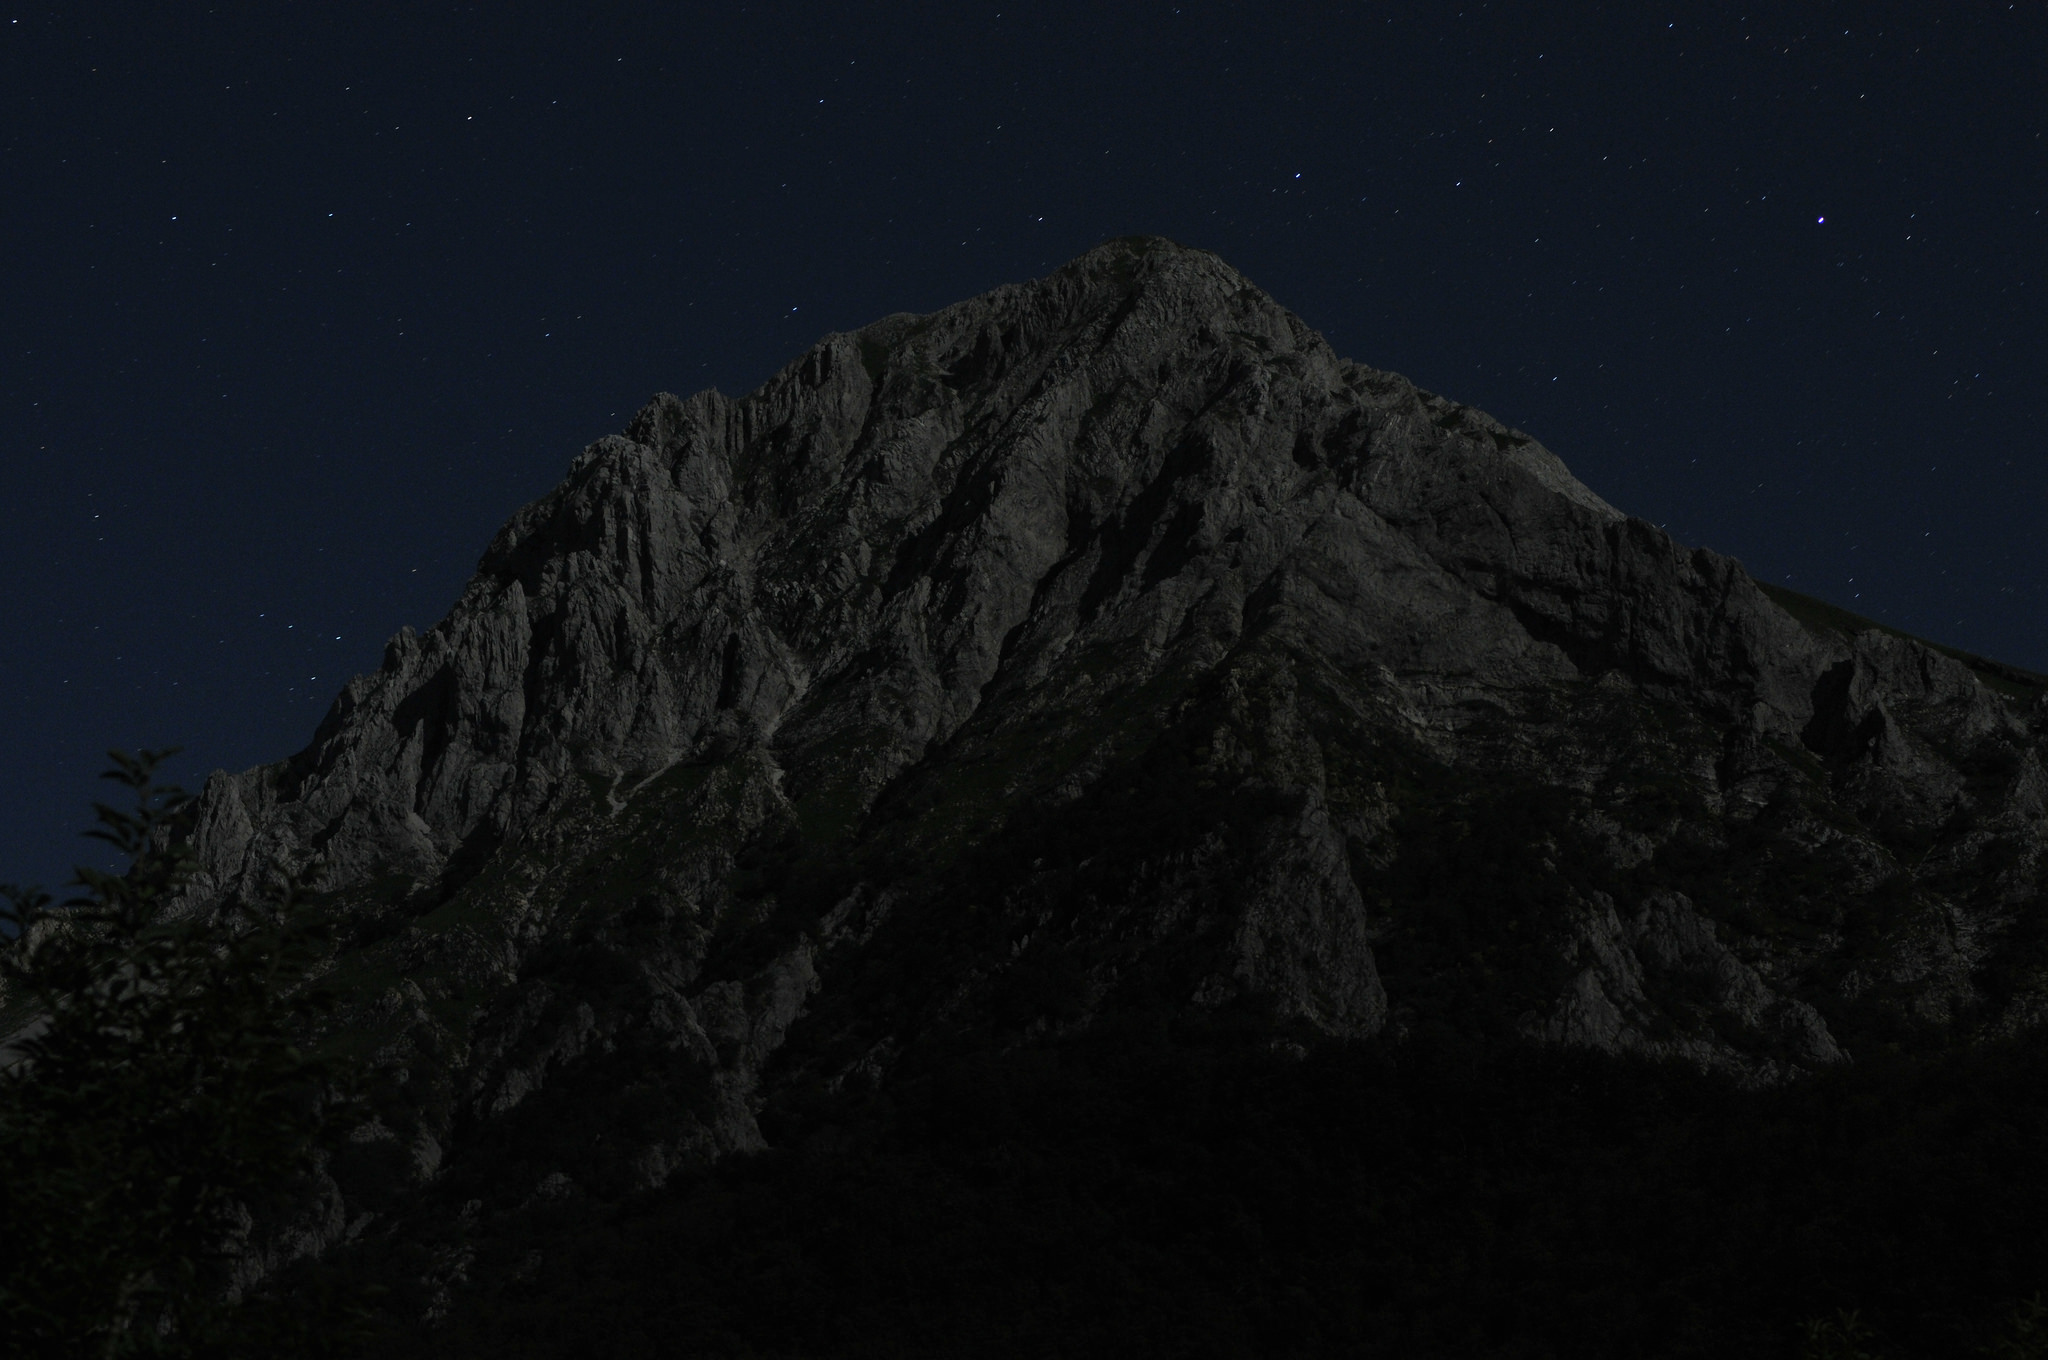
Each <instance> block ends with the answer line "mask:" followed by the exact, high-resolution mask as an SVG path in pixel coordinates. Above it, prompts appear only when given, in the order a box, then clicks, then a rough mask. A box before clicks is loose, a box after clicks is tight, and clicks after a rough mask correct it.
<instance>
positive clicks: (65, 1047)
mask: <svg viewBox="0 0 2048 1360" xmlns="http://www.w3.org/2000/svg"><path fill="white" fill-rule="evenodd" d="M170 754H172V753H171V752H169V751H149V752H143V753H141V754H139V755H132V756H131V755H125V754H122V753H120V752H115V753H113V760H114V762H115V764H114V768H113V769H112V770H110V771H108V772H107V776H106V777H107V778H109V779H110V780H112V781H114V782H115V783H117V784H119V785H120V786H122V787H123V788H125V789H126V790H127V791H128V792H129V794H130V795H131V796H132V798H133V806H132V808H129V809H122V808H116V807H112V806H109V805H107V804H98V805H96V806H97V811H98V825H97V826H96V827H95V828H94V829H93V830H92V831H90V832H88V833H87V834H88V835H91V836H94V837H96V838H98V839H99V840H101V841H104V842H106V843H107V844H108V845H110V846H112V847H113V848H114V849H115V850H116V851H118V852H119V853H120V854H121V855H122V856H123V857H125V858H126V859H127V860H128V861H129V865H128V868H127V870H126V871H125V872H123V873H119V874H113V873H106V872H103V871H100V870H96V869H92V868H81V869H79V870H78V871H77V872H78V877H77V880H76V886H77V887H78V888H79V889H81V891H80V893H79V895H78V896H76V897H74V898H72V899H71V900H70V901H68V902H66V903H64V904H63V905H61V906H56V905H53V904H52V902H51V900H50V898H49V897H48V895H47V894H44V893H42V892H40V891H37V890H34V889H24V888H19V887H13V886H9V887H7V888H6V889H5V890H4V892H5V896H6V899H7V903H8V905H7V907H6V909H5V912H4V919H5V920H6V921H7V922H8V924H9V925H10V926H11V927H12V928H13V929H12V938H11V939H9V940H7V941H6V947H5V948H4V949H0V969H4V973H0V976H4V978H5V983H6V992H5V1004H6V1017H7V1024H6V1026H5V1029H6V1031H10V1032H11V1033H12V1037H11V1038H9V1039H7V1040H6V1041H5V1042H6V1047H5V1050H4V1054H0V1063H4V1064H5V1067H4V1070H0V1351H4V1353H5V1354H7V1355H11V1356H37V1357H60V1356H62V1357H69V1356H80V1357H84V1356H92V1357H110V1356H145V1355H147V1356H202V1355H203V1356H215V1355H309V1354H317V1353H323V1352H325V1351H327V1350H329V1349H331V1348H332V1347H333V1346H334V1345H336V1344H345V1343H346V1341H347V1340H348V1338H349V1336H350V1335H351V1327H350V1316H351V1315H350V1314H349V1311H348V1310H347V1309H345V1308H342V1307H341V1306H339V1301H338V1300H337V1299H334V1298H332V1297H328V1298H324V1299H321V1298H313V1297H299V1298H295V1299H290V1300H286V1299H283V1298H279V1297H276V1296H272V1295H261V1294H259V1295H257V1296H254V1297H244V1296H243V1291H242V1290H240V1289H238V1288H237V1284H238V1279H237V1266H238V1263H241V1262H242V1261H243V1258H244V1257H245V1256H246V1255H247V1253H248V1252H249V1250H250V1248H252V1247H253V1246H257V1245H259V1243H258V1242H257V1241H256V1240H255V1238H256V1236H257V1235H258V1233H259V1231H260V1227H261V1225H263V1224H264V1223H265V1222H266V1220H268V1219H270V1218H272V1217H276V1216H279V1215H282V1216H285V1217H289V1216H291V1215H293V1214H296V1213H300V1212H303V1206H305V1205H306V1204H308V1203H310V1202H312V1201H313V1200H315V1199H317V1195H316V1194H315V1193H314V1187H313V1185H312V1181H311V1178H312V1176H313V1175H314V1173H315V1172H316V1170H317V1167H318V1164H319V1153H320V1151H321V1148H322V1146H323V1143H324V1142H327V1141H331V1138H332V1136H333V1134H334V1133H335V1131H337V1130H338V1129H340V1128H343V1127H345V1126H346V1124H347V1122H348V1115H349V1111H350V1109H351V1102H350V1100H349V1099H348V1098H347V1097H346V1096H345V1094H344V1093H343V1092H342V1090H341V1088H340V1086H339V1085H338V1081H339V1078H340V1077H341V1075H342V1074H341V1073H339V1072H338V1071H337V1070H335V1069H334V1068H333V1067H332V1066H331V1065H330V1064H329V1063H328V1062H327V1061H325V1060H324V1059H322V1058H321V1057H319V1056H317V1055H316V1054H314V1053H312V1052H310V1051H309V1050H308V1049H307V1048H306V1047H305V1046H304V1045H305V1040H306V1035H307V1033H308V1023H307V1022H308V1021H309V1019H310V1018H311V1017H313V1016H314V1015H315V1014H317V1013H318V1012H319V1011H320V1010H321V1009H322V1008H323V1007H324V1006H325V1004H326V999H325V998H324V997H323V996H322V995H321V993H320V992H319V990H318V989H317V988H314V987H312V986H310V985H308V974H309V970H310V969H311V967H312V966H313V964H314V963H315V961H316V960H317V959H318V958H319V957H320V952H321V950H322V948H323V945H324V935H323V932H322V931H321V929H320V928H319V926H318V925H317V924H316V922H315V920H314V919H313V917H312V914H311V912H310V910H309V908H308V906H307V904H306V903H305V902H304V901H303V900H302V899H303V896H304V894H303V891H302V890H301V889H287V890H285V891H283V892H281V893H280V894H279V895H278V897H277V900H276V901H274V902H272V903H269V904H266V905H263V906H234V907H229V908H226V909H223V910H221V911H219V912H215V913H209V914H206V915H180V914H178V913H177V911H176V906H177V901H178V896H179V890H180V888H181V886H182V885H183V884H184V882H185V880H186V878H187V876H188V875H189V873H190V872H191V868H192V852H191V848H190V846H189V844H188V839H187V838H188V834H189V832H190V827H191V819H190V811H191V801H190V799H189V798H188V797H187V796H186V795H185V794H184V793H183V792H182V791H180V790H178V789H176V788H174V787H170V786H165V785H159V784H158V783H156V771H157V769H158V768H159V766H160V765H161V764H162V762H163V761H164V760H165V759H166V758H167V757H168V756H169V755H170ZM244 1273H247V1272H246V1268H245V1269H244Z"/></svg>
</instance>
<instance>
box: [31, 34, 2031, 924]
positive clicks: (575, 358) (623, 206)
mask: <svg viewBox="0 0 2048 1360" xmlns="http://www.w3.org/2000/svg"><path fill="white" fill-rule="evenodd" d="M1551 11H1558V12H1561V13H1553V12H1551ZM1276 16H1278V17H1276ZM2043 71H2048V11H2044V8H2043V6H2042V5H2040V4H2039V3H2029V4H2026V5H2021V6H2009V5H2006V4H2003V3H1993V4H1985V5H1965V4H1955V5H1934V6H1930V5H1910V6H1905V5H1898V6H1883V5H1870V4H1856V5H1840V4H1804V5H1780V6H1774V7H1763V6H1757V7H1753V8H1752V9H1751V11H1750V12H1748V13H1744V12H1743V11H1742V9H1741V7H1737V6H1730V5H1725V4H1714V5H1696V6H1659V5H1654V4H1652V5H1643V4H1628V5H1615V6H1612V7H1607V8H1605V9H1602V8H1601V7H1598V6H1595V5H1589V4H1581V5H1572V6H1547V7H1537V6H1527V5H1517V6H1511V7H1501V6H1492V7H1489V6H1486V5H1476V4H1475V5H1468V6H1466V8H1465V9H1464V10H1463V12H1462V13H1460V12H1458V11H1457V10H1456V9H1455V8H1454V7H1452V6H1449V5H1444V4H1426V5H1425V4H1396V5H1383V4H1354V5H1342V6H1339V5H1324V6H1271V5H1263V4H1251V3H1246V4H1203V3H1182V4H1177V5H1176V4H1165V3H1161V4H1150V3H1147V4H1114V3H1095V4H1088V5H1079V4H1074V5H1060V6H1048V5H1025V4H997V5H990V4H976V3H965V2H964V0H951V2H949V3H946V4H930V5H919V4H909V3H902V4H891V5H870V6H858V5H830V6H827V5H799V4H780V5H768V6H761V5H748V6H744V7H740V6H734V5H717V6H712V5H703V6H666V7H652V6H650V7H645V8H639V9H635V8H633V7H629V6H625V5H610V6H603V7H597V6H581V7H578V6H563V5H553V6H547V7H539V6H534V7H525V8H522V7H520V6H517V5H511V4H493V5H489V6H469V5H463V6H450V5H436V4H407V5H371V4H363V5H351V6H310V5H295V4H288V3H280V2H279V0H269V3H265V4H262V5H229V4H221V5H216V6H215V7H213V8H212V9H211V10H209V11H207V12H205V13H204V14H203V15H201V13H200V12H199V9H198V7H196V6H184V5H180V6H140V5H134V6H121V7H113V6H107V7H94V6H77V5H64V6H47V5H27V4H17V5H14V6H13V7H11V8H4V9H0V109H4V111H5V115H6V118H5V123H4V127H0V356H4V358H0V513H4V515H5V526H6V533H5V534H4V536H0V583H4V586H5V590H4V595H0V600H4V605H0V607H4V609H5V616H4V617H5V622H6V628H5V630H4V635H0V738H4V742H0V879H5V878H14V879H35V880H41V881H44V882H47V883H56V882H58V881H60V880H62V879H63V878H64V877H66V876H67V872H68V867H69V865H70V863H71V861H72V860H73V859H74V858H77V857H79V856H80V855H81V854H82V853H83V852H84V849H85V845H86V843H85V842H82V841H79V840H77V839H76V837H75V834H74V833H75V831H76V829H77V828H78V827H79V826H80V825H81V824H82V822H83V821H84V819H85V816H86V802H87V800H88V798H89V797H91V796H92V795H93V793H94V788H93V781H92V779H91V776H92V775H93V773H94V772H95V771H96V770H97V769H98V768H99V767H100V765H101V764H102V763H103V762H102V760H101V758H100V755H99V753H100V752H101V751H103V750H104V749H105V748H107V747H109V746H114V745H120V746H128V747H133V746H141V745H169V744H181V745H183V746H184V747H185V749H186V754H185V756H184V757H182V758H181V760H180V761H179V763H178V771H177V772H178V774H179V775H180V776H181V777H182V778H184V779H185V780H186V781H187V782H189V783H191V784H194V785H196V784H197V783H198V782H199V781H200V780H201V779H203V778H204V776H205V773H206V772H207V771H208V770H210V769H213V768H216V767H241V766H245V765H249V764H254V763H257V762H259V761H265V760H271V759H276V758H279V757H282V756H284V755H287V754H289V753H291V752H292V751H294V750H296V749H298V748H299V747H300V746H302V745H303V744H304V743H305V741H306V740H307V738H308V737H309V736H310V735H311V733H312V730H313V728H314V726H315V724H316V723H317V721H318V719H319V717H320V715H321V714H322V712H323V711H324V710H325V709H326V707H327V705H328V703H329V702H330V700H331V699H332V697H333V695H334V693H335V691H336V690H337V689H339V687H340V685H341V684H342V683H343V682H344V681H345V680H346V678H347V677H348V676H349V675H351V674H353V673H355V672H357V671H361V670H366V669H370V668H372V667H374V666H375V665H376V664H377V661H378V658H379V656H380V654H381V650H382V646H383V641H384V639H385V638H386V637H387V636H388V635H389V634H391V633H392V632H393V631H395V630H396V629H397V628H398V627H399V626H400V625H402V624H407V623H411V624H415V625H421V626H424V625H428V624H431V623H432V622H434V621H435V620H436V619H438V618H439V617H440V616H441V614H442V613H443V612H444V611H445V610H446V608H447V607H448V606H449V605H450V604H451V603H452V602H453V600H454V598H455V596H456V594H457V592H458V591H459V589H460V588H461V586H462V583H463V582H464V581H465V580H466V579H467V577H468V574H469V572H470V570H471V568H472V566H473V564H474V562H475V560H476V558H477V556H478V554H479V553H480V551H481V550H482V548H483V545H484V543H485V542H486V540H487V539H488V538H489V537H490V535H491V533H492V532H493V531H494V530H495V528H496V527H497V526H498V524H499V523H500V522H501V521H502V520H503V519H504V518H505V517H506V516H507V515H508V514H509V513H510V512H511V511H512V510H513V509H514V508H515V507H517V506H518V505H520V504H521V503H523V502H524V501H527V500H529V499H531V498H533V497H535V496H537V495H540V494H541V493H542V492H544V491H546V490H547V489H548V488H549V487H550V486H551V485H552V484H553V482H554V481H555V479H556V478H557V477H558V476H559V475H560V474H561V473H562V471H563V469H564V468H565V467H566V465H567V464H568V462H569V459H570V458H571V456H572V455H573V454H574V453H575V452H576V450H577V449H578V448H580V447H581V446H582V445H583V444H585V443H587V442H589V441H590V440H592V439H594V438H596V437H598V436H599V435H602V434H604V433H607V432H610V431H615V430H617V429H619V428H621V427H622V426H623V424H624V423H625V421H626V420H627V418H628V417H629V416H630V415H631V413H632V411H633V409H634V408H635V407H636V406H638V405H639V404H640V403H641V402H642V401H644V400H645V399H646V397H647V396H648V395H649V394H651V393H653V392H655V391H657V390H662V389H667V390H672V391H677V392H684V393H687V392H689V391H692V390H695V389H697V388H700V387H704V386H711V385H715V386H717V387H719V388H720V389H722V390H724V391H726V392H728V393H739V392H744V391H746V390H748V389H750V388H752V387H753V386H755V385H756V384H758V383H759V382H761V381H762V380H763V379H764V378H766V377H767V376H768V375H769V374H770V373H772V372H773V371H774V370H775V369H777V368H778V367H780V366H781V365H782V364H783V363H785V362H786V361H787V360H789V359H790V358H792V357H793V356H795V355H796V354H797V353H799V352H801V351H802V350H803V349H804V348H806V347H807V346H808V345H809V344H810V343H811V342H812V341H813V340H814V339H816V338H817V337H818V336H819V335H821V334H823V333H825V332H827V331H831V330H840V329H847V328H850V327H853V326H857V325H860V324H862V323H864V322H866V321H869V320H871V319H873V318H875V317H878V316H881V315H883V314H885V313H889V312H895V311H924V310H929V309H932V308H935V307H938V306H941V305H943V304H945V303H948V302H951V301H954V300H957V299H959V298H962V297H966V296H969V295H971V294H974V293H977V292H980V291H982V290H984V289H987V288H990V287H993V286H995V285H997V284H1000V283H1003V282H1007V281H1011V280H1016V279H1021V278H1027V277H1031V276H1034V275H1037V274H1040V273H1043V272H1045V271H1047V270H1049V269H1051V268H1053V267H1056V266H1057V265H1059V264H1060V263H1061V262H1063V261H1064V260H1066V259H1068V258H1070V257H1072V256H1074V255H1076V254H1078V253H1080V252H1081V251H1083V250H1085V249H1087V248H1088V247H1090V246H1092V245H1094V244H1095V243H1097V242H1098V241H1100V240H1102V239H1103V238H1105V237H1109V236H1115V235H1122V234H1126V233H1135V232H1154V233H1160V234H1163V235H1167V236H1171V237H1174V238H1175V239H1178V240H1181V241H1184V242H1186V243H1188V244H1191V245H1197V246H1202V247H1204V248H1207V249H1210V250H1214V251H1216V252H1218V253H1219V254H1221V255H1222V256H1223V257H1224V258H1225V259H1227V260H1228V261H1230V262H1231V263H1232V264H1234V265H1235V266H1237V267H1238V268H1239V269H1241V270H1243V271H1244V272H1245V273H1246V274H1248V275H1249V276H1250V277H1251V278H1252V279H1253V280H1254V281H1255V282H1257V283H1259V284H1260V285H1261V286H1263V287H1264V288H1266V289H1267V290H1268V291H1269V292H1271V293H1272V294H1274V295H1275V296H1276V297H1278V298H1279V299H1280V300H1281V301H1282V302H1283V303H1285V304H1286V305H1288V306H1289V307H1291V308H1293V309H1294V310H1295V311H1296V312H1298V313H1299V314H1300V315H1301V316H1302V317H1304V318H1305V319H1306V320H1307V321H1308V322H1309V323H1310V324H1311V325H1314V326H1316V327H1318V328H1319V329H1321V330H1322V331H1323V332H1324V334H1326V335H1327V336H1328V337H1329V338H1330V340H1331V342H1332V343H1333V344H1334V345H1335V346H1336V347H1337V349H1338V350H1339V351H1340V352H1341V353H1344V354H1346V355H1349V356H1351V357H1353V358H1356V359H1359V360H1361V361H1363V362H1365V363H1369V364H1372V365H1375V366H1378V367H1382V368H1390V369H1394V370H1397V371H1399V372H1402V373H1405V374H1407V375H1409V376H1410V377H1411V378H1413V379H1415V380H1416V381H1417V382H1419V383H1421V384H1422V385H1423V386H1425V387H1428V388H1432V389H1435V390H1438V391H1441V392H1444V393H1446V394H1448V395H1451V396H1453V397H1455V398H1457V399H1459V400H1462V401H1467V402H1470V403H1472V404H1474V405H1477V406H1480V407H1482V408H1483V409H1485V410H1488V411H1490V412H1492V413H1493V414H1494V415H1496V416H1498V417H1500V418H1501V419H1503V420H1506V421H1508V422H1509V423H1511V424H1514V425H1518V426H1521V427H1523V428H1525V429H1527V430H1529V431H1531V432H1533V433H1534V434H1535V435H1537V436H1538V437H1539V438H1541V439H1542V440H1543V441H1544V442H1545V443H1547V444H1548V445H1549V446H1550V447H1551V448H1552V449H1554V450H1556V451H1557V452H1558V453H1559V454H1560V455H1562V456H1563V458H1564V459H1565V460H1566V462H1567V463H1569V464H1570V465H1571V467H1572V468H1573V470H1574V471H1575V472H1577V473H1578V475H1579V476H1580V477H1581V478H1582V479H1583V480H1584V481H1586V482H1587V483H1589V484H1590V485H1591V486H1592V487H1593V488H1594V489H1595V490H1597V491H1599V492H1600V493H1601V494H1602V495H1604V496H1605V497H1607V498H1608V499H1609V500H1610V501H1612V502H1614V503H1615V504H1616V505H1618V506H1620V507H1621V508H1622V509H1624V510H1627V511H1630V512H1632V513H1635V514H1639V515H1642V516H1644V517H1646V518H1649V519H1651V520H1654V521H1656V522H1658V523H1661V524H1664V525H1666V526H1667V527H1668V528H1669V530H1670V531H1671V532H1672V533H1673V534H1675V535H1676V536H1677V537H1679V538H1680V539H1681V540H1683V541H1685V542H1688V543H1704V544H1707V545H1709V546H1711V547H1714V548H1716V549H1719V550H1721V551H1723V552H1727V553H1731V554H1733V555H1735V556H1737V557H1740V558H1741V559H1742V560H1743V561H1744V562H1745V563H1747V564H1748V566H1749V567H1750V569H1751V570H1752V571H1754V572H1755V573H1757V574H1758V575H1759V576H1761V577H1763V578H1764V579H1766V580H1771V581H1778V582H1783V583H1788V584H1790V585H1792V586H1794V587H1796V588H1798V589H1802V590H1806V591H1809V592H1811V593H1814V594H1817V595H1821V596H1824V597H1826V598H1828V599H1831V600H1835V601H1837V602H1839V603H1842V604H1845V605H1848V606H1850V607H1852V608H1855V609H1857V610H1859V611H1861V612H1864V613H1867V614H1870V615H1873V616H1875V617H1877V618H1879V619H1882V620H1885V621H1887V622H1890V623H1893V624H1896V625H1899V626H1901V627H1905V628H1909V629H1912V630H1914V631H1917V632H1921V633H1924V634H1926V635H1929V636H1932V637H1935V638H1937V639H1940V640H1942V641H1946V642H1951V643H1954V644H1957V645H1960V646H1964V647H1968V648H1971V649H1974V650H1977V651H1981V652H1985V653H1988V654H1990V655H1993V656H1997V657H2001V658H2004V659H2007V660H2010V661H2013V662H2017V663H2020V664H2023V665H2028V666H2032V667H2035V668H2041V669H2048V612H2044V610H2048V565H2044V555H2043V553H2042V551H2041V550H2040V547H2039V542H2040V538H2041V531H2042V526H2043V524H2044V511H2048V467H2044V462H2043V457H2044V452H2048V448H2044V437H2043V436H2044V431H2048V319H2044V307H2043V301H2042V298H2041V294H2042V293H2043V292H2048V277H2044V273H2048V271H2044V261H2048V217H2044V216H2043V213H2044V210H2048V141H2044V132H2048V80H2044V79H2043V76H2042V72H2043Z"/></svg>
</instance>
